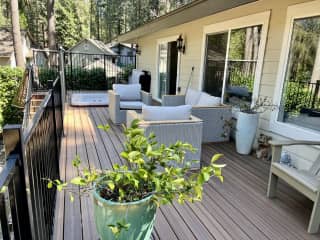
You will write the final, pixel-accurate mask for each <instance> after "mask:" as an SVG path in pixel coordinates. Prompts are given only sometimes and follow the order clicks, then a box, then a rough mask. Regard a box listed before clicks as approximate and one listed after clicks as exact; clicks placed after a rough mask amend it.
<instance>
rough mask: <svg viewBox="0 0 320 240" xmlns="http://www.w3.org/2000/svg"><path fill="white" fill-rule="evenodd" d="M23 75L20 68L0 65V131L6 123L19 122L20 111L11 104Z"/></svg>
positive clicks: (20, 117) (20, 118)
mask: <svg viewBox="0 0 320 240" xmlns="http://www.w3.org/2000/svg"><path fill="white" fill-rule="evenodd" d="M22 76H23V70H22V69H20V68H10V67H0V131H1V129H2V126H3V125H4V124H7V123H20V122H21V120H22V112H21V110H20V109H18V108H16V107H14V106H12V105H11V104H12V101H13V99H14V96H15V95H16V93H17V91H18V88H19V85H20V83H21V80H22Z"/></svg>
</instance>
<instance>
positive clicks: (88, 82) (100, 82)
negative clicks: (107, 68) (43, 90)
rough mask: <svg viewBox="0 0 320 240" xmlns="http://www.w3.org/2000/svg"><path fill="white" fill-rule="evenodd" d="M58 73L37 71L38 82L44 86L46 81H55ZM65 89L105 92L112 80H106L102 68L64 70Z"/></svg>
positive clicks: (47, 69)
mask: <svg viewBox="0 0 320 240" xmlns="http://www.w3.org/2000/svg"><path fill="white" fill-rule="evenodd" d="M57 74H58V71H57V70H56V69H51V68H40V69H39V81H40V83H41V84H42V85H43V86H45V85H46V84H47V81H48V79H52V80H54V79H56V77H57ZM65 80H66V88H67V89H72V90H77V89H79V90H80V89H81V90H107V89H109V88H110V87H111V83H112V82H113V79H111V78H110V79H106V76H105V72H104V70H103V68H95V69H85V68H81V67H76V68H73V69H72V71H71V68H70V67H66V68H65Z"/></svg>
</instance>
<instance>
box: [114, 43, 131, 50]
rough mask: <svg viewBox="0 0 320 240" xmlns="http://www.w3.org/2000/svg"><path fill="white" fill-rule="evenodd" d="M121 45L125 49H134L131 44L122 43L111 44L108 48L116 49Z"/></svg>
mask: <svg viewBox="0 0 320 240" xmlns="http://www.w3.org/2000/svg"><path fill="white" fill-rule="evenodd" d="M119 45H120V46H122V47H125V48H129V49H134V47H132V44H131V43H120V42H114V43H109V44H108V47H109V48H115V47H118V46H119Z"/></svg>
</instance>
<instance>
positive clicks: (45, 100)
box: [23, 89, 52, 144]
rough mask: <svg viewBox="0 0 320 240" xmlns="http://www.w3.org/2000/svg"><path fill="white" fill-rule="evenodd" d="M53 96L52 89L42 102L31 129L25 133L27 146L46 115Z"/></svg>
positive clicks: (24, 140)
mask: <svg viewBox="0 0 320 240" xmlns="http://www.w3.org/2000/svg"><path fill="white" fill-rule="evenodd" d="M51 96H52V89H50V90H49V91H48V94H47V95H46V96H45V98H44V99H43V101H42V102H41V104H40V106H39V109H38V111H37V112H36V114H35V115H34V117H33V119H32V121H31V123H30V124H29V127H28V128H27V129H26V130H25V132H24V134H23V142H24V143H25V144H26V143H27V142H28V141H29V139H30V137H31V135H32V133H33V131H34V129H35V128H36V127H37V125H38V123H39V121H40V119H41V117H42V115H43V113H44V110H45V108H46V107H47V106H48V103H49V100H50V99H51Z"/></svg>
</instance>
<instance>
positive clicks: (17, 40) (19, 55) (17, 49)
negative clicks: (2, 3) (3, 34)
mask: <svg viewBox="0 0 320 240" xmlns="http://www.w3.org/2000/svg"><path fill="white" fill-rule="evenodd" d="M10 7H11V23H12V37H13V48H14V55H15V59H16V65H17V66H18V67H22V68H23V67H24V57H23V52H22V51H23V49H22V41H21V31H20V22H19V6H18V0H11V1H10Z"/></svg>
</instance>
